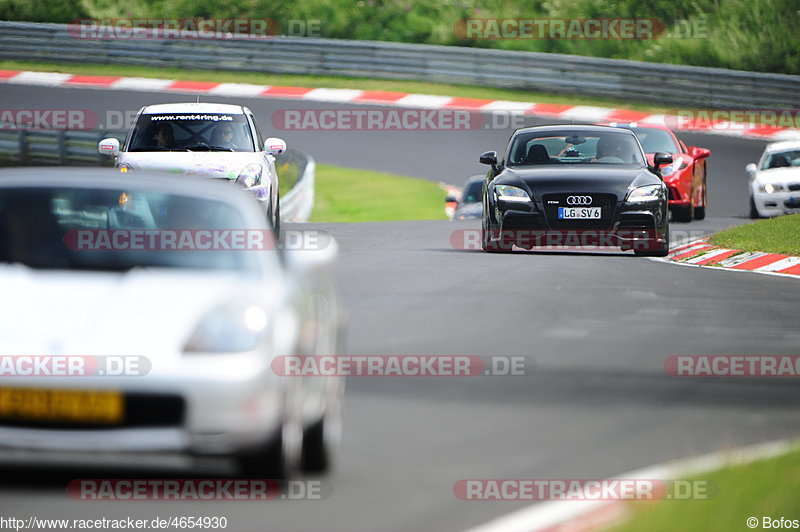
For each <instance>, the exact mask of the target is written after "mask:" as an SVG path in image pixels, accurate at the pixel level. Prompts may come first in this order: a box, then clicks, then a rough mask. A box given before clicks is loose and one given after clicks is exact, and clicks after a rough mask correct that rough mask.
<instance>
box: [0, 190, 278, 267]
mask: <svg viewBox="0 0 800 532" xmlns="http://www.w3.org/2000/svg"><path fill="white" fill-rule="evenodd" d="M238 233H242V235H243V236H242V237H241V238H240V236H239V235H238ZM250 233H253V234H256V236H259V235H260V236H261V241H262V242H263V243H264V244H263V247H264V248H267V249H269V248H271V247H272V246H270V238H271V233H269V232H268V231H257V230H253V229H252V228H250V230H248V228H247V225H246V222H245V221H244V220H243V218H242V215H241V214H240V213H239V212H238V211H237V209H236V207H235V206H234V205H231V204H229V203H227V202H222V201H216V200H208V199H202V198H196V197H190V196H180V195H175V194H164V193H156V192H140V191H136V190H134V191H132V190H125V189H122V188H121V189H87V188H77V187H73V188H70V187H63V188H0V262H7V263H18V264H24V265H26V266H29V267H32V268H43V269H66V270H73V269H77V270H80V269H88V270H123V271H124V270H128V269H131V268H136V267H159V268H192V269H206V270H234V271H241V272H244V271H247V272H253V273H256V272H257V271H258V268H259V267H258V264H259V263H258V261H257V258H256V254H257V253H263V251H254V250H253V249H256V247H255V246H253V249H250V248H248V246H249V245H251V244H254V243H253V242H248V241H247V240H246V239H247V238H248V234H250ZM234 238H236V239H237V240H234ZM242 238H243V239H242ZM255 244H257V243H255Z"/></svg>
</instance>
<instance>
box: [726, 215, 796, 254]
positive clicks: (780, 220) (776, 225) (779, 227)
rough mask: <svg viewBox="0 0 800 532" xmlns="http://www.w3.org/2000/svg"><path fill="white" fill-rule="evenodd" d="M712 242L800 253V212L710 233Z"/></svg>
mask: <svg viewBox="0 0 800 532" xmlns="http://www.w3.org/2000/svg"><path fill="white" fill-rule="evenodd" d="M711 243H712V244H714V245H715V246H720V247H725V248H730V249H741V250H744V251H763V252H767V253H781V254H783V255H795V256H800V214H789V215H786V216H778V217H777V218H770V219H768V220H759V221H757V222H754V223H751V224H747V225H740V226H739V227H734V228H732V229H728V230H726V231H722V232H720V233H717V234H715V235H713V236H712V237H711Z"/></svg>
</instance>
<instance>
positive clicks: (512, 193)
mask: <svg viewBox="0 0 800 532" xmlns="http://www.w3.org/2000/svg"><path fill="white" fill-rule="evenodd" d="M494 192H495V194H496V195H497V199H500V200H503V201H517V202H527V201H530V200H531V198H530V196H528V193H527V192H525V191H524V190H522V189H521V188H519V187H512V186H510V185H497V186H495V187H494Z"/></svg>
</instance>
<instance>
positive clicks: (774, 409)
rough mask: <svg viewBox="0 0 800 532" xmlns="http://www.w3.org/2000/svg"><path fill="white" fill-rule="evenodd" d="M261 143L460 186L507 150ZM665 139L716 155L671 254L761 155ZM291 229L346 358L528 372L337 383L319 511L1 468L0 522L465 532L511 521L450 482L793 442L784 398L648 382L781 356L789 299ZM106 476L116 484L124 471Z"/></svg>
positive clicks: (43, 91)
mask: <svg viewBox="0 0 800 532" xmlns="http://www.w3.org/2000/svg"><path fill="white" fill-rule="evenodd" d="M0 99H2V101H3V102H4V107H6V108H37V107H48V108H59V109H94V110H96V111H105V110H132V111H135V110H137V109H138V108H139V107H140V106H141V105H144V104H147V103H157V102H168V101H187V100H193V99H194V96H193V95H192V96H190V95H180V94H165V95H162V94H155V93H137V92H118V91H99V90H92V89H50V88H41V87H21V86H9V85H0ZM201 100H204V101H219V102H226V103H243V104H245V105H247V106H249V107H250V108H251V109H252V110H253V111H254V113H255V114H256V117H257V118H258V119H259V120H260V124H261V129H262V131H264V132H265V133H266V132H267V131H270V127H269V123H270V116H271V113H273V112H274V111H276V110H278V109H303V108H343V107H344V106H337V105H329V104H320V103H313V102H299V101H294V100H292V101H289V100H266V99H246V98H242V99H238V98H237V99H234V98H212V97H201ZM122 104H124V106H125V107H123V106H122ZM535 122H536V123H538V122H542V121H541V120H539V121H534V120H530V123H535ZM270 134H275V135H276V136H281V137H283V138H285V139H286V140H287V141H288V143H289V146H295V147H298V148H301V149H303V150H305V151H307V152H309V153H311V154H312V155H313V156H314V157H315V158H316V159H317V161H318V162H322V163H332V164H340V165H346V166H352V167H359V168H368V169H375V170H385V171H390V172H396V173H403V174H407V175H412V176H417V177H422V178H426V179H431V180H434V181H445V182H449V183H454V184H460V183H461V182H463V180H464V179H465V178H466V177H467V176H468V175H471V174H475V173H479V172H481V171H482V167H481V166H480V165H478V164H477V157H478V154H479V153H481V152H482V151H485V150H489V149H496V150H498V151H502V148H503V146H504V143H505V141H506V139H507V138H508V134H509V130H488V129H486V130H483V129H482V130H476V131H471V132H457V133H454V132H312V131H307V132H292V131H286V132H272V131H271V132H270ZM682 138H683V139H684V141H685V142H686V143H687V144H689V145H691V144H695V145H698V146H704V147H708V148H710V149H711V150H712V156H711V159H709V187H710V194H711V205H710V209H709V216H708V218H707V219H706V220H705V221H703V222H693V223H691V224H673V225H672V231H673V236H674V235H676V234H682V233H681V231H682V232H683V234H685V233H687V232H688V231H698V232H709V231H715V230H718V229H721V228H724V227H727V226H730V225H734V224H738V223H742V222H743V221H745V218H744V216H745V215H746V214H747V189H746V183H747V177H746V174H745V172H744V165H745V164H746V163H748V162H753V161H755V160H757V158H758V156H759V155H760V153H761V151H762V150H763V147H764V142H761V141H754V140H742V139H733V138H728V137H719V136H709V135H700V134H697V135H683V136H682ZM290 227H291V226H290ZM302 227H303V228H318V229H323V230H325V231H329V232H330V233H332V234H333V235H334V236H335V237H336V238H337V240H338V241H339V244H340V247H341V256H340V258H339V261H338V265H337V276H338V280H339V288H340V291H341V293H342V295H343V298H344V304H345V306H346V309H347V312H348V316H349V332H348V338H347V353H348V354H359V355H367V354H453V355H461V354H472V355H481V356H489V355H504V356H525V357H528V358H529V359H530V361H531V364H530V365H531V367H533V366H535V369H534V370H533V371H532V372H531V373H530V374H529V375H526V376H520V377H499V376H497V377H471V378H416V379H414V378H352V379H350V380H349V381H348V389H347V394H346V404H345V408H346V410H345V415H346V418H345V431H344V442H343V448H342V454H341V460H340V463H339V465H338V468H337V470H336V471H335V472H334V474H332V475H330V476H329V477H327V481H328V482H329V483H330V486H331V488H332V496H331V497H330V498H329V499H327V500H324V501H273V502H268V503H256V502H236V503H233V502H224V503H221V502H220V503H196V502H183V503H140V502H137V503H125V502H120V503H108V502H102V503H91V502H77V501H74V500H71V499H70V498H69V497H67V495H66V493H65V489H64V487H65V483H66V481H68V480H70V479H73V478H80V477H87V476H88V477H91V475H90V474H89V472H88V471H87V470H86V469H84V468H80V469H78V468H75V469H59V470H53V469H50V468H31V467H28V466H27V465H25V463H24V460H23V459H21V458H20V457H14V458H13V459H12V458H9V459H7V462H6V463H7V464H13V467H12V468H11V469H10V470H7V471H6V473H5V474H4V475H3V476H2V479H0V509H2V510H3V513H4V514H6V515H16V516H18V517H27V516H29V515H36V516H39V517H52V518H75V519H81V518H99V517H127V516H133V517H138V518H147V519H152V518H153V517H155V516H161V517H167V516H172V515H178V516H181V515H187V516H188V515H192V516H196V515H211V516H213V515H218V516H226V517H227V518H228V521H229V526H228V528H229V529H230V530H236V531H265V530H291V531H311V530H331V529H333V530H348V531H353V532H362V531H363V532H367V531H373V530H425V531H451V530H462V529H465V528H468V527H470V526H475V525H478V524H481V523H484V522H486V521H488V520H490V519H492V518H494V517H497V516H500V515H503V514H505V513H508V512H510V511H513V510H515V509H518V508H521V507H523V506H525V503H514V502H502V503H501V502H464V501H459V500H458V499H456V498H455V496H454V495H453V491H452V489H453V484H454V483H455V482H456V481H458V480H459V479H466V478H601V477H607V476H612V475H616V474H620V473H623V472H625V471H628V470H632V469H635V468H640V467H644V466H647V465H650V464H653V463H657V462H662V461H664V460H668V459H673V458H681V457H686V456H691V455H695V454H700V453H704V452H710V451H716V450H720V449H724V448H728V447H732V446H736V445H742V444H747V443H754V442H760V441H767V440H771V439H776V438H782V437H792V436H795V435H796V434H797V433H798V429H799V428H800V419H799V418H798V415H797V407H798V402H800V387H798V385H797V382H796V381H795V380H792V379H771V380H770V379H745V378H736V379H727V380H726V379H703V378H691V379H686V378H676V377H671V376H668V375H667V374H666V373H665V371H664V367H663V365H664V361H665V359H666V358H667V357H669V356H671V355H797V354H798V353H797V346H798V345H800V328H798V319H797V298H798V293H799V292H798V290H800V285H798V284H797V283H798V281H797V280H795V279H788V278H781V277H772V276H764V275H758V274H753V273H731V272H724V271H714V270H711V269H700V268H688V267H682V266H676V265H672V264H667V263H664V262H659V261H652V260H647V259H642V258H637V257H634V256H633V255H632V254H631V253H624V254H623V253H559V252H539V253H517V254H513V255H489V254H484V253H482V252H479V251H464V250H458V249H454V248H453V246H452V245H451V243H450V236H451V234H452V232H453V231H455V230H458V229H477V228H478V227H479V223H478V222H469V223H467V222H460V223H451V222H446V221H442V222H386V223H365V224H312V225H304V226H302ZM45 326H46V324H45ZM23 458H24V457H23ZM136 473H137V474H139V475H147V474H148V472H147V471H143V470H142V469H140V468H139V469H137V470H136ZM103 474H104V475H108V476H110V477H112V478H114V477H116V478H122V477H124V476H126V475H130V474H131V471H130V470H122V469H120V470H118V471H116V470H114V471H110V472H109V471H104V472H103ZM164 474H165V475H166V476H169V475H174V474H178V471H177V470H176V472H170V471H167V472H166V473H164ZM195 476H202V474H200V473H195ZM721 489H724V486H721ZM698 504H702V503H699V502H698Z"/></svg>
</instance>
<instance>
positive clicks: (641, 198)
mask: <svg viewBox="0 0 800 532" xmlns="http://www.w3.org/2000/svg"><path fill="white" fill-rule="evenodd" d="M661 194H662V193H661V185H646V186H643V187H637V188H634V189H633V190H631V191H630V193H629V194H628V199H626V200H625V201H627V202H628V203H644V202H646V201H657V200H659V199H661Z"/></svg>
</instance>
